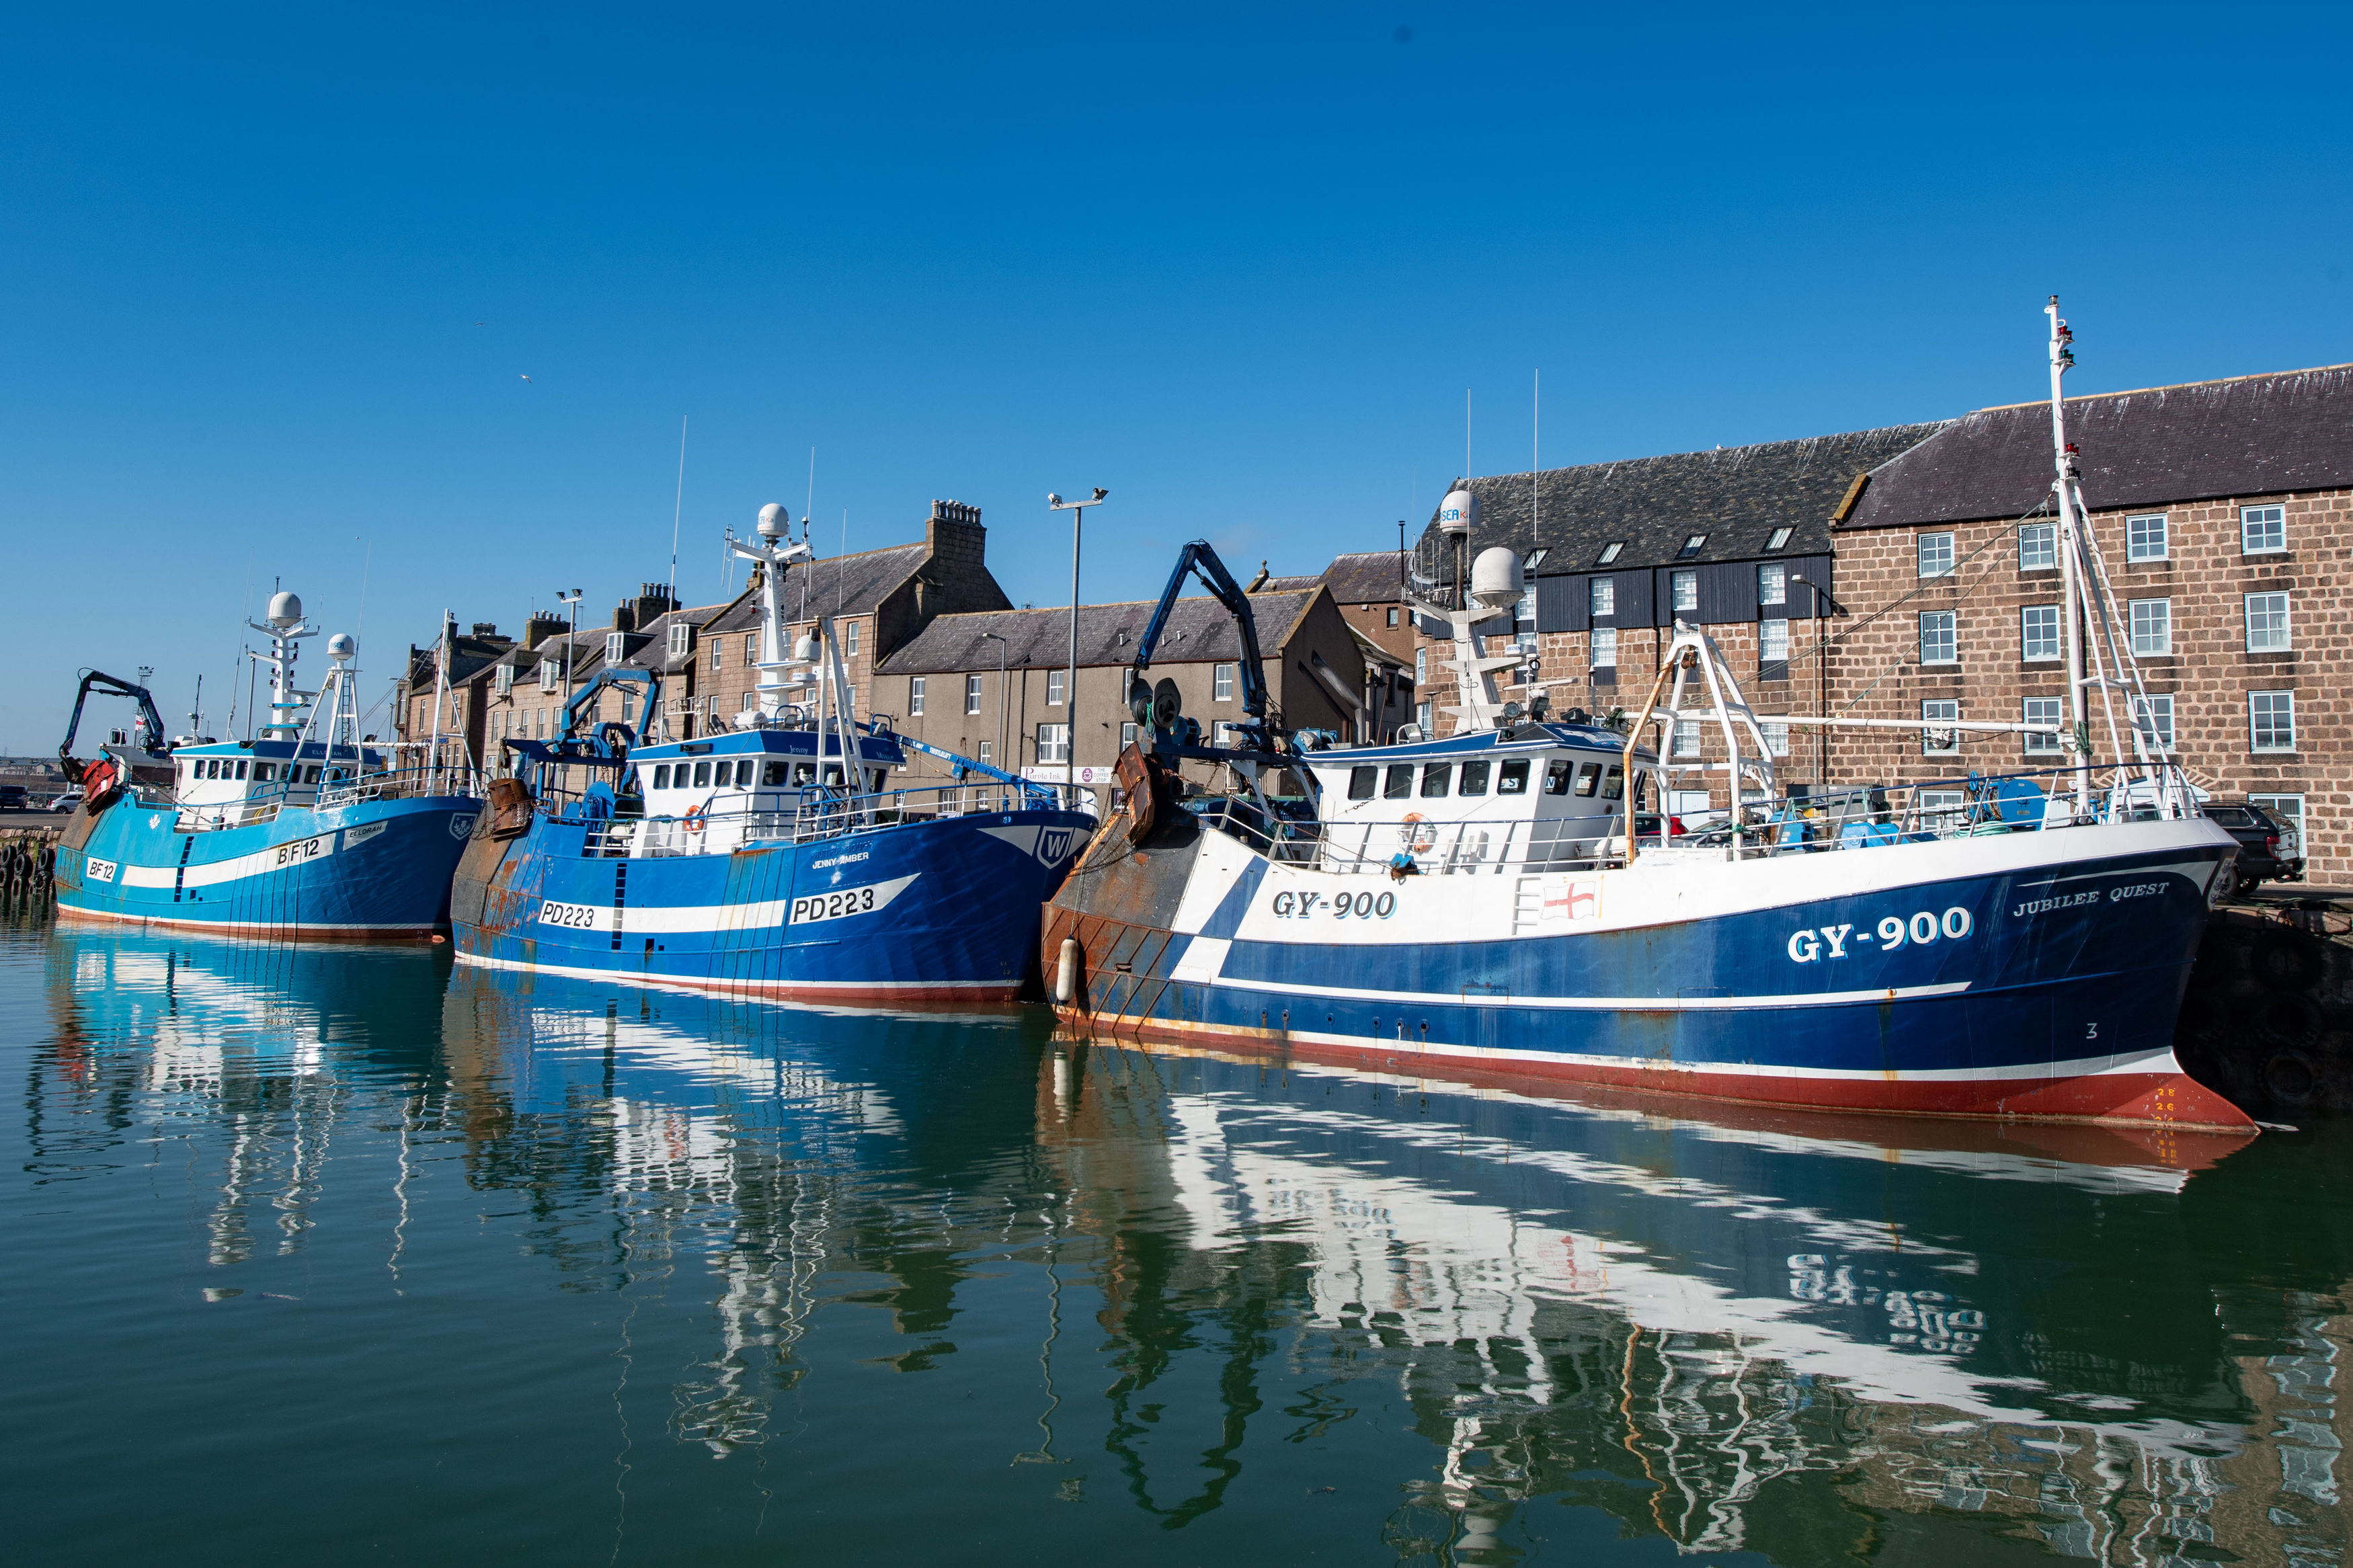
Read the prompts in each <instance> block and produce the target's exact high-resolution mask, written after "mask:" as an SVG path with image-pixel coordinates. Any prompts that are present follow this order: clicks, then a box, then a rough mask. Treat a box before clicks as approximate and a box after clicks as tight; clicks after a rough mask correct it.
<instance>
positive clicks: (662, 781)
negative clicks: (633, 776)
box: [654, 763, 670, 789]
mask: <svg viewBox="0 0 2353 1568" xmlns="http://www.w3.org/2000/svg"><path fill="white" fill-rule="evenodd" d="M654 788H656V789H668V788H670V764H669V763H655V764H654Z"/></svg>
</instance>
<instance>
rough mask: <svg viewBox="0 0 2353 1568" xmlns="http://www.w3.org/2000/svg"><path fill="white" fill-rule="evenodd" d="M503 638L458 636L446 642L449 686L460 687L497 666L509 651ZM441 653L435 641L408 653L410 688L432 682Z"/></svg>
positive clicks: (439, 640)
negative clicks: (435, 663) (447, 647)
mask: <svg viewBox="0 0 2353 1568" xmlns="http://www.w3.org/2000/svg"><path fill="white" fill-rule="evenodd" d="M510 646H511V645H510V643H509V640H508V639H507V638H505V637H475V636H473V635H471V634H470V633H467V632H459V634H458V635H457V636H455V637H451V638H450V639H449V683H450V684H451V685H453V686H456V685H460V684H463V683H464V682H465V681H467V680H469V679H471V678H472V677H474V676H476V675H479V674H480V673H481V672H482V671H483V670H485V669H488V668H490V667H491V666H492V665H494V664H496V663H498V661H499V659H500V658H501V657H502V656H503V655H504V654H505V653H506V651H507V649H508V647H510ZM440 651H441V639H440V638H438V637H436V638H434V639H433V641H431V642H429V643H427V644H426V645H425V646H424V647H412V648H410V649H409V658H408V681H409V685H410V686H411V687H412V688H414V687H418V686H424V685H427V684H430V683H431V682H432V681H433V680H434V679H436V677H435V674H434V669H433V661H434V658H435V656H436V655H438V653H439V652H440Z"/></svg>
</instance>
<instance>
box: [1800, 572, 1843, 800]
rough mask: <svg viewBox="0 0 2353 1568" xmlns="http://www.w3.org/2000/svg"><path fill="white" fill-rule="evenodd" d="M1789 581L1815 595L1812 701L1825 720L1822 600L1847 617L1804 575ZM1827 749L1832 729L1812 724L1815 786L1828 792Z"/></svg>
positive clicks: (1827, 678) (1827, 691)
mask: <svg viewBox="0 0 2353 1568" xmlns="http://www.w3.org/2000/svg"><path fill="white" fill-rule="evenodd" d="M1789 581H1790V582H1792V583H1803V584H1805V585H1806V592H1807V593H1809V594H1811V595H1813V596H1814V681H1815V686H1814V689H1815V691H1816V693H1817V695H1816V697H1815V699H1814V701H1815V704H1816V706H1817V709H1818V716H1819V717H1820V718H1824V719H1827V718H1829V717H1830V716H1831V658H1830V651H1829V649H1828V648H1827V647H1825V646H1824V645H1823V642H1822V601H1823V600H1825V599H1830V605H1831V609H1833V610H1837V611H1838V613H1839V614H1841V615H1844V614H1846V611H1845V609H1844V608H1843V607H1842V606H1841V605H1840V604H1839V602H1838V601H1837V600H1836V599H1831V596H1830V595H1828V594H1825V593H1823V592H1822V590H1821V584H1818V583H1816V582H1814V581H1812V580H1811V579H1810V578H1809V577H1808V576H1807V575H1806V574H1804V573H1802V572H1792V573H1790V574H1789ZM1830 746H1831V727H1830V726H1829V725H1828V724H1817V725H1815V726H1814V787H1815V788H1816V789H1827V788H1828V787H1829V786H1830V782H1831V775H1830V766H1831V763H1830V754H1831V753H1830Z"/></svg>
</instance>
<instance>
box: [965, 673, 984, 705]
mask: <svg viewBox="0 0 2353 1568" xmlns="http://www.w3.org/2000/svg"><path fill="white" fill-rule="evenodd" d="M964 710H965V712H967V713H977V712H979V711H980V677H978V676H977V675H967V676H965V678H964Z"/></svg>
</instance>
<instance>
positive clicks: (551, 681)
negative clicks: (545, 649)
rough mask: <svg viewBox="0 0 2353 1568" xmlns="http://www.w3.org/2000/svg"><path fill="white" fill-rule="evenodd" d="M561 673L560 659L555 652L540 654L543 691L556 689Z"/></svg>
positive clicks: (540, 684) (540, 687)
mask: <svg viewBox="0 0 2353 1568" xmlns="http://www.w3.org/2000/svg"><path fill="white" fill-rule="evenodd" d="M561 673H562V670H561V669H560V668H559V661H558V660H557V658H556V657H555V656H554V654H543V655H541V656H540V660H539V689H541V690H542V691H553V690H554V689H555V687H556V679H557V677H558V676H559V675H560V674H561Z"/></svg>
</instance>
